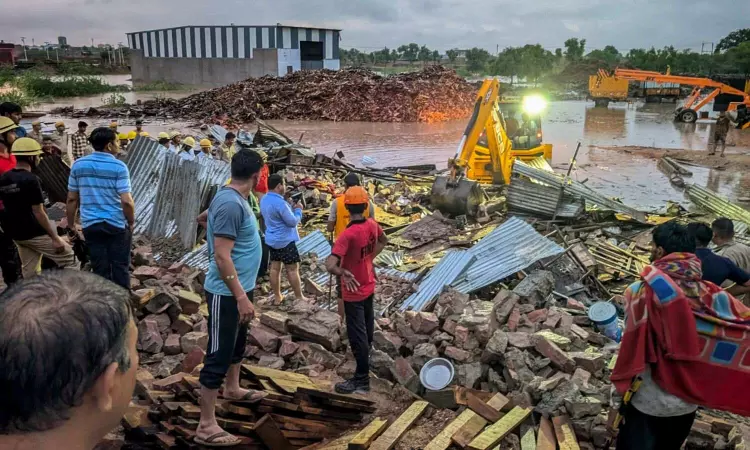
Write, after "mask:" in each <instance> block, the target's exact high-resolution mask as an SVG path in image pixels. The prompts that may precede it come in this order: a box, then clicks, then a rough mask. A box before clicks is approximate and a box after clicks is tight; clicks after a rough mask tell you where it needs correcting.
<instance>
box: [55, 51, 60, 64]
mask: <svg viewBox="0 0 750 450" xmlns="http://www.w3.org/2000/svg"><path fill="white" fill-rule="evenodd" d="M55 59H56V60H57V62H60V53H59V52H58V51H57V49H55Z"/></svg>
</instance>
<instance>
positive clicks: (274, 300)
mask: <svg viewBox="0 0 750 450" xmlns="http://www.w3.org/2000/svg"><path fill="white" fill-rule="evenodd" d="M271 299H272V304H274V305H280V304H281V302H283V301H284V297H283V296H282V295H281V294H279V295H276V294H273V296H272V297H271Z"/></svg>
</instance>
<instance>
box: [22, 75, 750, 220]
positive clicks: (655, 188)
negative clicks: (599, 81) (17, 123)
mask: <svg viewBox="0 0 750 450" xmlns="http://www.w3.org/2000/svg"><path fill="white" fill-rule="evenodd" d="M105 78H106V79H107V80H108V82H110V83H112V84H129V83H130V82H129V78H130V76H129V75H112V76H107V77H105ZM189 94H190V92H131V93H126V94H124V95H125V96H126V99H127V101H128V102H131V103H132V102H135V101H136V100H139V99H140V100H148V99H150V98H154V97H156V96H169V97H183V96H186V95H189ZM101 103H102V102H101V98H100V97H85V98H69V99H60V100H58V101H55V102H54V103H51V104H44V105H41V106H40V108H37V109H41V110H45V111H49V110H50V109H51V108H53V107H57V106H62V105H73V106H75V107H76V108H83V107H87V106H99V105H100V104H101ZM674 109H675V105H674V104H642V103H641V104H634V105H627V104H624V103H623V104H612V105H610V107H609V108H594V106H593V103H591V102H585V101H566V102H552V103H550V105H549V106H548V110H547V112H546V113H545V115H544V117H543V119H542V123H543V131H544V140H545V142H548V143H551V144H553V146H554V150H553V161H552V165H553V167H555V168H556V169H559V170H565V169H567V167H568V164H569V162H570V160H571V158H572V157H573V153H574V151H575V148H576V145H577V144H578V143H579V142H580V143H581V150H580V152H579V154H578V159H577V167H576V169H575V171H574V175H573V176H574V177H575V178H576V179H578V180H579V181H585V182H586V184H587V185H588V186H590V187H591V188H593V189H596V190H599V191H601V192H602V193H603V194H606V195H610V196H615V197H619V198H620V199H622V201H623V202H625V203H628V204H630V205H633V206H638V207H641V208H646V209H652V210H658V209H660V208H663V207H664V205H665V203H666V201H668V200H673V201H678V202H682V203H683V204H685V203H686V202H685V198H684V196H683V194H682V192H681V191H679V190H677V189H675V188H674V187H672V186H671V185H670V183H669V181H668V179H667V177H666V176H664V175H663V174H662V173H661V172H660V171H658V170H657V168H656V161H655V160H654V159H651V158H647V157H644V156H639V155H637V154H631V153H627V152H624V151H619V150H612V149H604V148H600V147H611V146H634V147H651V148H667V149H683V150H693V151H696V152H706V151H707V150H706V149H707V143H708V137H709V134H710V131H711V127H712V125H711V123H697V124H690V125H688V124H681V123H675V122H674V120H673V111H674ZM47 119H48V118H44V120H47ZM52 119H54V118H52V117H49V120H52ZM76 122H77V120H70V119H68V120H66V123H68V124H69V125H70V126H71V128H73V127H75V123H76ZM98 122H101V124H106V123H108V121H106V120H99V121H92V125H99V123H98ZM120 122H121V123H122V124H123V125H125V128H126V129H129V128H130V126H132V120H131V121H128V120H120ZM699 122H701V121H699ZM271 124H272V125H274V126H275V127H276V128H278V129H279V130H281V131H283V132H284V133H286V134H287V135H288V136H289V137H291V138H292V139H294V140H297V139H299V138H300V137H302V143H303V144H306V145H309V146H311V147H313V148H314V149H315V150H316V151H318V152H320V153H323V154H328V155H331V154H333V153H334V152H335V151H338V150H341V151H343V152H344V154H345V155H346V156H347V159H348V160H349V161H351V162H354V163H355V164H359V163H360V160H361V159H362V157H364V156H368V157H371V158H374V159H375V160H376V161H377V162H378V163H377V165H376V166H380V167H384V166H399V165H412V164H430V163H432V164H436V165H437V166H438V167H445V165H446V163H447V161H448V158H450V157H451V156H453V155H454V154H455V151H456V146H457V145H458V142H459V141H460V139H461V135H462V133H463V131H464V128H465V127H466V122H465V121H456V122H448V123H433V124H426V123H364V122H310V121H271ZM185 127H186V124H184V123H174V122H171V123H167V122H164V121H154V122H152V123H148V121H147V123H146V126H145V127H144V128H145V129H146V130H147V131H148V132H149V133H151V134H152V135H154V134H155V133H158V132H159V131H164V130H166V129H168V128H169V129H171V128H180V129H185ZM247 129H248V130H249V131H253V126H252V125H248V127H247ZM185 131H187V129H185ZM727 152H728V153H746V154H750V133H748V132H745V133H743V134H741V133H740V132H739V130H731V131H730V134H729V137H728V146H727ZM690 170H692V171H693V173H694V175H693V177H691V178H686V182H688V183H697V184H698V185H700V186H704V187H709V188H710V189H712V190H715V191H719V192H720V193H722V194H723V195H726V196H728V197H729V198H731V199H737V198H738V197H747V196H748V193H750V175H748V174H746V173H740V172H738V171H733V170H726V171H718V170H710V169H707V168H700V167H691V168H690Z"/></svg>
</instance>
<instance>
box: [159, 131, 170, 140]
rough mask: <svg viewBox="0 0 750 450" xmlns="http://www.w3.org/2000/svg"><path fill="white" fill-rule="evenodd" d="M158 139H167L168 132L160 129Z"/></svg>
mask: <svg viewBox="0 0 750 450" xmlns="http://www.w3.org/2000/svg"><path fill="white" fill-rule="evenodd" d="M159 139H169V133H167V132H166V131H162V132H161V133H159Z"/></svg>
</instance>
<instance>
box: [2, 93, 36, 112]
mask: <svg viewBox="0 0 750 450" xmlns="http://www.w3.org/2000/svg"><path fill="white" fill-rule="evenodd" d="M4 102H11V103H16V104H17V105H19V106H21V108H28V107H29V106H33V105H36V104H37V103H39V102H38V99H37V98H35V97H33V96H31V95H27V94H25V93H24V92H22V91H19V90H17V89H10V90H7V91H5V92H0V103H4Z"/></svg>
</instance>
